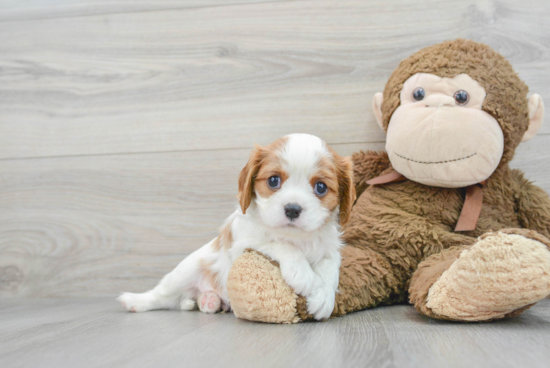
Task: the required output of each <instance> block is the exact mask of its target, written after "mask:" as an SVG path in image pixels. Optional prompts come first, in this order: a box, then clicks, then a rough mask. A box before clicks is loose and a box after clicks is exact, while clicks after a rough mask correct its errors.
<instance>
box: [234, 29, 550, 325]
mask: <svg viewBox="0 0 550 368" xmlns="http://www.w3.org/2000/svg"><path fill="white" fill-rule="evenodd" d="M527 92H528V88H527V86H526V85H525V83H524V82H523V81H521V80H520V79H519V77H518V76H517V74H516V73H515V72H514V70H513V69H512V66H511V65H510V63H509V62H508V61H507V60H506V59H505V58H504V57H503V56H501V55H500V54H498V53H497V52H495V51H494V50H492V49H491V48H490V47H488V46H486V45H484V44H480V43H476V42H473V41H467V40H462V39H459V40H454V41H449V42H444V43H441V44H438V45H434V46H430V47H426V48H424V49H422V50H420V51H418V52H417V53H415V54H413V55H412V56H410V57H409V58H407V59H405V60H403V61H402V62H401V63H400V64H399V66H398V67H397V69H396V70H395V71H394V72H393V74H392V75H391V76H390V78H389V80H388V82H387V84H386V87H385V89H384V93H383V94H382V93H378V94H376V95H375V96H374V101H373V110H374V114H375V117H376V120H377V122H378V124H379V125H380V126H381V128H382V129H384V130H385V131H386V132H387V140H386V151H387V152H378V153H377V152H358V153H355V154H354V155H353V157H352V158H353V161H354V175H355V178H354V182H355V187H356V191H357V196H358V199H357V202H356V203H355V205H354V207H353V210H352V213H351V216H350V220H349V221H348V222H347V223H346V224H343V226H342V232H343V235H342V237H343V240H344V243H345V244H346V245H345V246H344V247H343V248H342V251H341V255H342V264H341V268H340V284H339V293H337V294H336V302H335V307H334V311H333V313H332V316H333V317H335V316H340V315H343V314H346V313H349V312H353V311H359V310H362V309H365V308H370V307H374V306H378V305H389V304H393V303H402V302H407V301H408V302H409V303H411V304H412V305H414V306H415V307H416V309H417V310H418V311H419V312H420V313H422V314H424V315H426V316H429V317H432V318H436V319H444V320H453V321H489V320H495V319H500V318H506V317H512V316H516V315H518V314H520V313H521V312H523V311H524V310H525V309H527V308H529V307H530V306H532V305H533V304H535V303H537V302H538V301H540V300H541V299H543V298H545V297H546V296H548V295H549V294H550V250H549V247H550V240H548V238H550V199H549V197H548V195H547V194H546V193H545V192H544V191H543V190H542V189H540V188H538V187H536V186H535V185H533V184H532V183H530V182H529V181H528V180H526V179H525V178H524V177H523V174H522V172H521V171H519V170H512V169H510V167H509V166H508V163H509V161H510V160H511V159H512V157H513V155H514V151H515V149H516V147H517V146H518V144H519V143H520V142H521V141H526V140H529V139H530V138H532V137H533V136H534V135H535V134H536V133H537V131H538V129H539V127H540V126H541V124H542V120H543V113H544V107H543V103H542V99H541V97H540V96H539V95H536V94H534V95H532V96H531V97H529V98H527ZM227 287H228V291H229V297H230V301H231V307H232V309H233V311H234V313H235V315H236V316H237V317H239V318H243V319H248V320H253V321H262V322H272V323H295V322H299V321H306V320H309V319H311V315H309V314H308V312H307V300H306V299H305V298H304V297H302V296H300V295H296V294H295V293H294V292H293V291H292V289H291V288H290V287H288V286H287V285H286V284H285V282H284V280H283V279H282V277H281V273H280V271H279V268H278V266H277V263H276V262H274V261H271V260H269V259H267V258H266V257H264V256H263V255H262V254H259V253H257V252H245V253H244V254H243V255H242V256H241V257H240V258H238V259H237V260H236V262H235V263H234V265H233V268H232V269H231V272H230V274H229V279H228V284H227Z"/></svg>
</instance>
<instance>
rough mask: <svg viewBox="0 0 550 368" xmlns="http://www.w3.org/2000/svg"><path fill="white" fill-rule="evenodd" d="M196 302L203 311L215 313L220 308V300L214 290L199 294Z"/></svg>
mask: <svg viewBox="0 0 550 368" xmlns="http://www.w3.org/2000/svg"><path fill="white" fill-rule="evenodd" d="M197 304H198V306H199V309H200V311H201V312H203V313H209V314H212V313H217V312H219V311H220V310H221V309H222V301H221V299H220V297H219V296H218V294H216V292H215V291H206V292H204V293H202V294H200V295H199V297H198V298H197Z"/></svg>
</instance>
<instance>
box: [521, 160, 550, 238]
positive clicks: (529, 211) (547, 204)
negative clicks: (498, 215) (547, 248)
mask: <svg viewBox="0 0 550 368" xmlns="http://www.w3.org/2000/svg"><path fill="white" fill-rule="evenodd" d="M512 172H513V174H514V179H515V182H516V184H517V186H516V188H515V189H516V190H515V193H514V194H515V196H516V204H517V212H518V219H519V221H520V224H521V226H522V227H524V228H526V229H530V230H535V231H537V232H538V233H540V234H542V235H544V236H546V237H547V238H550V197H548V194H547V193H546V192H545V191H544V190H542V189H541V188H539V187H537V186H536V185H534V184H532V183H531V182H529V181H528V180H527V179H525V178H524V177H523V173H521V171H519V170H512Z"/></svg>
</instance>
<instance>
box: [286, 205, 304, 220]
mask: <svg viewBox="0 0 550 368" xmlns="http://www.w3.org/2000/svg"><path fill="white" fill-rule="evenodd" d="M300 213H302V207H300V205H298V204H296V203H289V204H287V205H286V206H285V215H286V217H288V218H289V219H291V220H294V219H295V218H298V217H299V216H300Z"/></svg>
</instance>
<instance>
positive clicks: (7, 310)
mask: <svg viewBox="0 0 550 368" xmlns="http://www.w3.org/2000/svg"><path fill="white" fill-rule="evenodd" d="M549 341H550V300H544V301H542V302H540V303H539V304H537V305H536V306H534V307H533V308H532V309H530V310H528V311H527V312H525V313H524V314H523V315H521V316H520V317H518V318H515V319H510V320H504V321H498V322H492V323H451V322H443V321H436V320H431V319H428V318H425V317H423V316H421V315H419V314H418V313H417V312H416V311H415V310H414V309H413V307H411V306H405V305H397V306H391V307H380V308H376V309H371V310H367V311H363V312H357V313H353V314H350V315H346V316H343V317H338V318H336V319H332V320H330V321H328V322H323V323H315V322H312V323H304V324H298V325H269V324H260V323H252V322H247V321H243V320H239V319H236V318H235V317H234V315H233V314H217V315H206V314H203V313H200V312H198V311H193V312H181V311H155V312H147V313H138V314H135V313H128V312H126V311H123V310H122V308H121V307H119V306H118V305H117V304H116V302H115V301H114V300H113V299H44V300H30V299H19V300H12V301H8V302H5V303H2V304H1V305H0V365H1V366H3V367H10V368H11V367H14V368H15V367H31V366H40V367H44V368H49V367H52V368H53V367H60V366H75V367H82V368H90V367H115V366H116V367H121V368H124V367H132V368H141V367H173V366H183V367H214V366H218V367H243V368H248V367H254V368H255V367H335V368H338V367H384V368H385V367H388V368H390V367H401V368H407V367H426V368H440V367H456V368H462V367H465V368H471V367H480V366H483V367H487V368H493V367H495V368H508V367H511V368H517V367H530V368H539V367H540V368H543V367H544V368H546V367H548V361H549V360H550V343H549Z"/></svg>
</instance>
